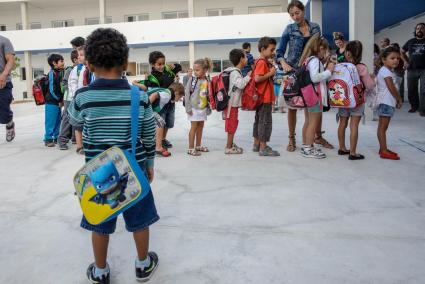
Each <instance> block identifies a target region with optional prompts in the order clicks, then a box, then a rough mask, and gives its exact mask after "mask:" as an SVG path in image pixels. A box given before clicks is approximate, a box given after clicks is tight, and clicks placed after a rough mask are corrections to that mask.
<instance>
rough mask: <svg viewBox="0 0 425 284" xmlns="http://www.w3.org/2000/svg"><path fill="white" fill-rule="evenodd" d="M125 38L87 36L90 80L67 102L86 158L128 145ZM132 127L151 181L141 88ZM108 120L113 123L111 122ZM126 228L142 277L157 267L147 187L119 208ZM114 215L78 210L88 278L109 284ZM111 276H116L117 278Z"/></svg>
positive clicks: (149, 116) (150, 129)
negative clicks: (88, 248)
mask: <svg viewBox="0 0 425 284" xmlns="http://www.w3.org/2000/svg"><path fill="white" fill-rule="evenodd" d="M128 52H129V48H128V46H127V40H126V38H125V37H124V35H122V34H121V33H119V32H118V31H116V30H114V29H109V28H108V29H101V28H100V29H97V30H95V31H94V32H93V33H92V34H91V35H89V36H88V38H87V44H86V59H87V61H88V68H89V69H90V71H93V72H94V73H95V74H96V78H97V79H96V80H95V81H94V82H93V83H92V84H90V85H89V86H87V87H85V88H82V89H80V90H79V91H78V95H77V96H76V97H75V98H74V100H73V101H72V103H71V105H70V106H69V110H68V112H69V116H70V122H71V124H72V125H84V128H83V133H84V135H83V139H84V152H85V156H86V162H88V161H90V160H92V159H93V158H94V157H96V156H97V155H99V154H101V153H102V152H103V151H104V150H106V149H109V148H110V147H112V146H117V147H119V148H121V149H122V150H130V149H131V148H132V139H131V138H132V133H131V125H132V124H131V111H132V108H131V101H132V100H131V99H132V97H131V89H130V86H129V84H128V81H127V80H126V79H122V78H121V76H122V72H123V71H125V70H126V68H127V64H128ZM137 116H138V118H139V123H138V131H137V132H138V133H137V143H136V145H135V153H134V152H133V153H134V155H135V158H136V160H137V163H138V165H139V166H140V168H141V169H142V170H143V171H144V172H145V173H146V176H147V178H148V179H149V181H150V182H152V180H153V177H154V158H155V121H154V117H153V111H152V107H151V105H150V103H149V101H148V96H147V94H145V93H143V94H140V107H139V113H138V115H137ZM111 125H112V126H113V127H111ZM123 217H124V220H125V224H126V229H127V231H129V232H131V233H132V234H133V238H134V241H135V243H136V250H137V258H136V261H135V274H136V275H135V276H136V280H138V281H142V282H144V281H148V280H149V279H150V278H151V276H152V274H153V273H154V272H155V270H156V268H157V267H158V256H157V254H156V253H155V252H148V249H149V226H150V225H152V224H153V223H155V222H156V221H158V219H159V217H158V214H157V211H156V208H155V202H154V198H153V195H152V191H149V193H148V194H147V195H146V196H145V197H144V198H143V199H141V200H140V201H138V202H137V203H136V204H134V206H132V207H131V208H129V209H128V210H126V211H125V212H123ZM116 222H117V218H113V219H111V220H109V221H106V222H103V223H101V224H99V225H93V224H90V223H89V222H88V221H87V219H86V218H85V217H84V216H83V219H82V221H81V227H83V228H84V229H86V230H88V231H91V232H92V246H93V253H94V263H92V264H90V265H89V267H88V269H87V278H88V280H89V282H90V283H98V284H109V283H110V269H109V265H108V263H107V254H108V244H109V235H110V234H112V233H114V231H115V228H116ZM117 282H121V281H118V280H117Z"/></svg>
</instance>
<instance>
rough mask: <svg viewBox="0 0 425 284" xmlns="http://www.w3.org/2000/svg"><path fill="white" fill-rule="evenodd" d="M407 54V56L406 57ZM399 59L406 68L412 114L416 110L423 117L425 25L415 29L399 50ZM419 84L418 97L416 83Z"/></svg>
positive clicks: (424, 98) (424, 112)
mask: <svg viewBox="0 0 425 284" xmlns="http://www.w3.org/2000/svg"><path fill="white" fill-rule="evenodd" d="M407 53H408V55H407ZM401 57H402V58H403V60H404V63H405V64H404V65H405V66H406V68H407V89H408V97H409V103H410V105H411V109H410V110H409V112H411V113H413V112H416V111H417V110H418V111H419V114H420V115H421V116H424V117H425V23H419V24H417V25H416V27H415V37H414V38H412V39H410V40H408V41H407V42H406V44H405V45H403V48H402V50H401ZM419 82H420V96H419V94H418V83H419Z"/></svg>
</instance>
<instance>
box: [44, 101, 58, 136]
mask: <svg viewBox="0 0 425 284" xmlns="http://www.w3.org/2000/svg"><path fill="white" fill-rule="evenodd" d="M60 125H61V109H60V107H59V106H58V105H52V104H46V105H45V107H44V129H45V133H44V141H45V142H48V141H50V142H51V141H53V140H56V139H58V136H59V129H60Z"/></svg>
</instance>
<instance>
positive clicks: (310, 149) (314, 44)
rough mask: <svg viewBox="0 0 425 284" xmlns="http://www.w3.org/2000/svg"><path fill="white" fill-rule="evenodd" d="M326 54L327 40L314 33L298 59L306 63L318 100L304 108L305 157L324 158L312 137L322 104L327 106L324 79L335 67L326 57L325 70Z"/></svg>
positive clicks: (317, 127) (316, 126)
mask: <svg viewBox="0 0 425 284" xmlns="http://www.w3.org/2000/svg"><path fill="white" fill-rule="evenodd" d="M327 54H329V45H328V42H327V41H326V39H325V38H323V37H320V36H319V34H315V35H313V36H312V37H311V38H310V39H309V41H308V42H307V44H306V46H305V48H304V52H303V54H302V56H301V59H300V62H303V64H307V69H308V71H309V73H310V78H311V81H312V82H313V83H315V84H314V85H315V86H314V87H315V89H316V92H318V96H319V102H318V103H317V104H316V105H315V106H313V107H309V108H306V109H305V111H304V113H305V121H304V126H303V146H302V148H301V155H302V156H303V157H306V158H316V159H323V158H326V154H325V153H323V152H322V149H320V148H319V147H315V146H314V140H315V139H314V138H315V134H316V130H317V129H319V127H320V123H321V117H322V112H323V106H327V86H326V80H328V79H329V78H330V77H331V75H332V71H333V69H334V67H335V62H333V61H329V58H328V59H327V60H328V61H329V63H328V64H327V67H326V70H325V68H324V66H323V64H322V60H323V59H324V58H325V56H326V55H327ZM322 70H323V71H322Z"/></svg>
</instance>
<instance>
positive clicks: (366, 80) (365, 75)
mask: <svg viewBox="0 0 425 284" xmlns="http://www.w3.org/2000/svg"><path fill="white" fill-rule="evenodd" d="M357 70H358V71H359V75H360V80H361V81H362V83H363V84H364V86H365V88H366V91H371V90H373V89H374V88H375V86H376V84H375V80H373V79H372V77H371V76H370V74H369V71H368V70H367V67H366V65H363V64H361V65H359V66H358V67H357Z"/></svg>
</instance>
